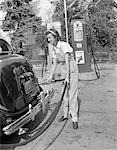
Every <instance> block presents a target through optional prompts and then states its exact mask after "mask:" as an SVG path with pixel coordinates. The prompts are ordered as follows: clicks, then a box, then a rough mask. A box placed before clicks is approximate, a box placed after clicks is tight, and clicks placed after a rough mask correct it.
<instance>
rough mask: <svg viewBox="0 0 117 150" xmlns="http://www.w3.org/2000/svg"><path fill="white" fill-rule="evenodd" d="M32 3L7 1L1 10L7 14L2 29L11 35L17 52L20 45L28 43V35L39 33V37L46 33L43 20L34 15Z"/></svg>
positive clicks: (21, 0)
mask: <svg viewBox="0 0 117 150" xmlns="http://www.w3.org/2000/svg"><path fill="white" fill-rule="evenodd" d="M31 1H32V0H6V1H4V2H3V3H2V4H1V9H2V10H5V11H6V12H7V14H6V16H5V19H4V20H3V24H2V29H3V31H8V32H10V33H11V43H12V46H13V47H15V50H16V51H18V48H19V45H18V43H21V42H25V43H26V42H27V41H26V33H28V32H30V33H32V34H36V33H37V32H39V35H43V33H44V31H45V28H44V27H43V26H42V20H41V18H40V17H37V16H36V15H35V14H34V13H33V10H32V7H31V5H30V3H29V2H31ZM16 48H17V49H16Z"/></svg>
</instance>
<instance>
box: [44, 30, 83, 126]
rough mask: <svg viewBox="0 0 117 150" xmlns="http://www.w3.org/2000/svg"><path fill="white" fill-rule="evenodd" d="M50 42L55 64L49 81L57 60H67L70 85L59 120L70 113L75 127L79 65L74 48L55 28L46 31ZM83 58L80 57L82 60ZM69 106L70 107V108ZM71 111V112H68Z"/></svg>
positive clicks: (51, 75) (76, 120) (62, 119)
mask: <svg viewBox="0 0 117 150" xmlns="http://www.w3.org/2000/svg"><path fill="white" fill-rule="evenodd" d="M46 35H47V40H48V42H49V43H50V44H51V45H52V46H53V50H52V54H53V56H52V57H53V65H52V70H51V73H50V76H49V78H48V82H49V83H50V82H51V81H52V79H53V75H54V72H55V70H56V66H57V62H65V64H66V65H65V66H66V78H65V82H67V86H68V87H69V96H68V95H67V92H66V93H65V96H64V104H63V112H64V114H63V116H62V117H61V118H60V119H59V122H61V121H64V120H66V119H68V114H70V116H71V117H72V122H73V129H77V128H78V114H77V112H78V100H77V97H78V66H77V64H76V62H75V60H74V58H73V49H72V47H71V46H70V45H69V43H67V42H64V41H61V40H60V36H59V33H58V32H57V31H56V30H55V29H50V30H49V31H47V32H46ZM80 59H81V58H79V60H80ZM68 107H69V109H68ZM68 111H69V112H68Z"/></svg>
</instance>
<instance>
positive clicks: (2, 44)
mask: <svg viewBox="0 0 117 150" xmlns="http://www.w3.org/2000/svg"><path fill="white" fill-rule="evenodd" d="M5 51H10V48H9V45H8V43H7V42H6V41H4V40H3V39H0V53H2V52H5Z"/></svg>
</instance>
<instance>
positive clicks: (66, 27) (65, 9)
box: [64, 0, 68, 42]
mask: <svg viewBox="0 0 117 150" xmlns="http://www.w3.org/2000/svg"><path fill="white" fill-rule="evenodd" d="M64 11H65V29H66V41H67V42H68V24H67V6H66V0H64Z"/></svg>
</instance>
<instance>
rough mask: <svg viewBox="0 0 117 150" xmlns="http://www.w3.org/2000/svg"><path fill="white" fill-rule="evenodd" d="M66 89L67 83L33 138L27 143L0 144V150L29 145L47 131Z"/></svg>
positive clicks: (11, 149) (10, 149)
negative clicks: (54, 106)
mask: <svg viewBox="0 0 117 150" xmlns="http://www.w3.org/2000/svg"><path fill="white" fill-rule="evenodd" d="M66 88H67V83H66V82H65V84H64V86H63V89H62V95H61V97H60V101H59V102H58V104H57V106H56V108H55V109H54V110H53V112H52V113H51V115H50V117H49V118H48V119H47V121H46V122H45V123H44V124H42V126H41V127H40V128H39V129H38V130H37V133H36V134H35V135H34V136H33V137H30V138H29V139H28V140H27V141H23V142H21V143H15V144H0V148H1V150H4V149H8V150H13V149H14V148H15V147H17V146H23V145H26V144H27V143H29V142H31V141H33V140H34V139H36V138H37V137H39V136H40V135H41V134H42V133H43V132H44V131H45V130H47V128H48V127H49V126H50V125H51V123H52V122H53V121H54V119H55V117H56V115H57V113H58V111H59V109H60V106H61V103H62V101H63V97H64V94H65V91H66Z"/></svg>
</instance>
